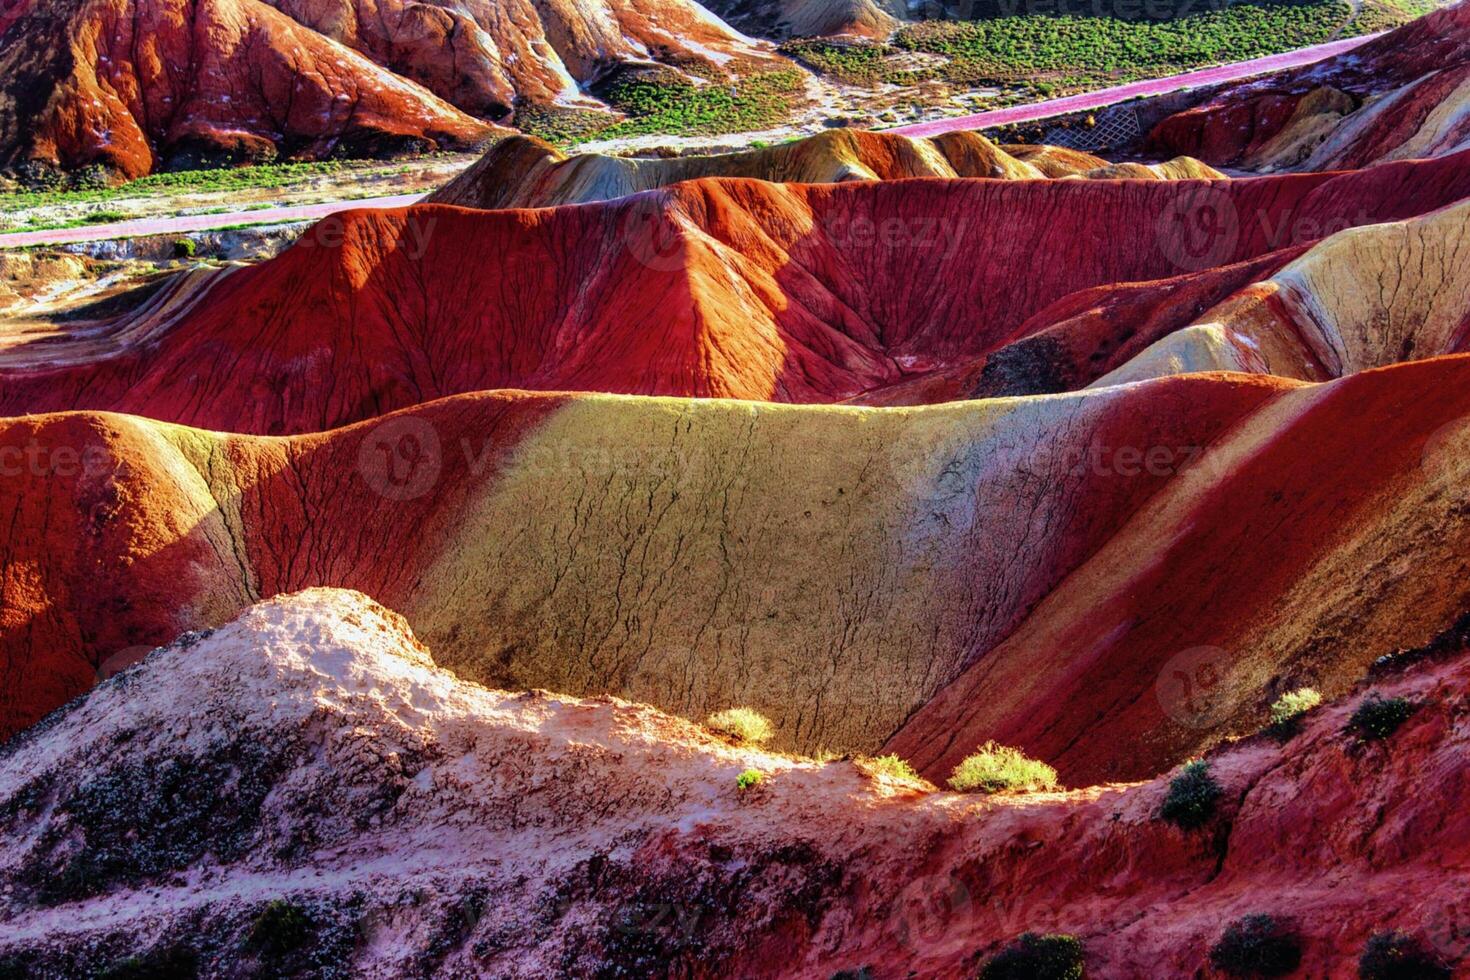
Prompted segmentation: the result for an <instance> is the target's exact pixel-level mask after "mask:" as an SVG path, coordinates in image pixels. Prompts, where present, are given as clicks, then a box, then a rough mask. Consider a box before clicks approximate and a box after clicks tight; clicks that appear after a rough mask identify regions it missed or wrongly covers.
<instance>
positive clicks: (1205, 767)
mask: <svg viewBox="0 0 1470 980" xmlns="http://www.w3.org/2000/svg"><path fill="white" fill-rule="evenodd" d="M1224 792H1225V791H1224V790H1223V789H1221V787H1220V784H1219V783H1217V782H1216V781H1215V777H1214V776H1213V775H1212V774H1211V773H1210V764H1209V763H1208V762H1205V761H1204V760H1203V759H1196V760H1194V761H1193V762H1190V763H1188V764H1187V765H1185V767H1184V769H1183V770H1181V771H1180V773H1179V775H1177V776H1175V777H1174V778H1173V779H1172V780H1170V781H1169V793H1168V795H1166V796H1165V797H1164V803H1163V805H1162V806H1160V807H1159V816H1160V817H1161V818H1163V819H1164V820H1167V821H1168V822H1169V823H1172V824H1174V825H1175V826H1176V827H1180V828H1182V829H1184V830H1193V829H1194V828H1196V827H1203V826H1204V825H1205V824H1206V823H1208V822H1209V820H1210V818H1211V817H1212V816H1214V815H1215V805H1216V804H1217V803H1219V802H1220V797H1221V796H1222V795H1223V794H1224Z"/></svg>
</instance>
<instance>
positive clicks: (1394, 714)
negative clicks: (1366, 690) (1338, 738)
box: [1347, 694, 1414, 742]
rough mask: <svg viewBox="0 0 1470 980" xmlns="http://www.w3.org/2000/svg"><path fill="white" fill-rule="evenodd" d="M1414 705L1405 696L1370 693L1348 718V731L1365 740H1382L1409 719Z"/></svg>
mask: <svg viewBox="0 0 1470 980" xmlns="http://www.w3.org/2000/svg"><path fill="white" fill-rule="evenodd" d="M1413 713H1414V705H1413V704H1411V703H1410V702H1409V701H1408V700H1407V699H1405V698H1385V697H1384V696H1383V695H1381V694H1370V695H1368V696H1367V697H1366V698H1364V699H1363V703H1362V704H1360V705H1358V710H1357V711H1354V712H1353V716H1352V718H1350V719H1349V720H1348V729H1347V730H1348V732H1349V733H1350V734H1353V735H1356V736H1357V737H1358V738H1360V739H1362V740H1363V741H1365V742H1381V741H1383V740H1384V739H1386V738H1388V737H1389V736H1390V735H1392V734H1393V733H1394V732H1396V731H1398V730H1399V726H1400V725H1402V724H1403V723H1404V722H1406V721H1408V720H1409V716H1410V715H1412V714H1413Z"/></svg>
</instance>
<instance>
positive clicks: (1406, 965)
mask: <svg viewBox="0 0 1470 980" xmlns="http://www.w3.org/2000/svg"><path fill="white" fill-rule="evenodd" d="M1358 976H1359V977H1360V978H1361V980H1449V978H1450V969H1449V967H1447V966H1445V965H1444V963H1443V962H1442V961H1441V960H1440V959H1439V957H1437V956H1435V955H1434V954H1433V953H1431V952H1430V951H1428V950H1426V949H1425V948H1424V944H1423V943H1421V942H1419V940H1418V939H1415V938H1414V937H1413V936H1410V935H1408V934H1407V933H1402V932H1397V931H1393V930H1390V931H1388V932H1376V933H1374V934H1373V935H1372V936H1371V937H1370V938H1369V939H1368V945H1367V946H1366V947H1364V948H1363V956H1362V959H1360V960H1358Z"/></svg>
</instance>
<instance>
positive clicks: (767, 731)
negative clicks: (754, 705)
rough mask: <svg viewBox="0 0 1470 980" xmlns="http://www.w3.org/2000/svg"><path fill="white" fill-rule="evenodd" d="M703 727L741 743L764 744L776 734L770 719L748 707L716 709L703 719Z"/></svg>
mask: <svg viewBox="0 0 1470 980" xmlns="http://www.w3.org/2000/svg"><path fill="white" fill-rule="evenodd" d="M704 727H705V728H707V729H709V730H710V731H712V732H714V733H715V734H716V735H723V736H725V737H726V738H728V739H732V740H734V741H736V742H740V743H741V744H743V745H764V744H766V743H767V742H769V741H770V740H771V738H772V736H774V735H775V734H776V730H775V729H774V728H773V727H771V722H770V720H769V719H768V718H766V716H765V715H762V714H760V713H759V712H757V711H754V710H752V709H750V708H726V709H725V710H724V711H717V712H715V713H714V714H712V715H710V716H709V717H708V718H706V719H705V720H704Z"/></svg>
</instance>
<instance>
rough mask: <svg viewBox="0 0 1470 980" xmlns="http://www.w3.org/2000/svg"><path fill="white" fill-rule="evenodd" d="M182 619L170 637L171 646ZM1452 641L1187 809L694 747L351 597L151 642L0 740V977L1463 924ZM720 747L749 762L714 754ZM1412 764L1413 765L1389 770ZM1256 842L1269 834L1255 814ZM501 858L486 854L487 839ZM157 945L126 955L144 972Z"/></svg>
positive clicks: (1113, 793)
mask: <svg viewBox="0 0 1470 980" xmlns="http://www.w3.org/2000/svg"><path fill="white" fill-rule="evenodd" d="M184 647H188V649H187V651H186V650H185V649H184ZM1467 685H1470V659H1467V658H1466V657H1465V656H1464V655H1461V656H1459V657H1457V658H1455V659H1451V660H1446V661H1442V662H1439V663H1431V664H1428V665H1425V666H1421V667H1419V668H1417V669H1415V670H1413V671H1411V672H1409V673H1406V674H1404V675H1403V676H1402V677H1400V678H1399V679H1396V680H1393V681H1391V682H1387V683H1385V684H1383V685H1382V686H1381V692H1382V693H1384V694H1388V695H1396V696H1402V697H1405V698H1407V699H1412V702H1413V703H1414V704H1415V705H1416V707H1417V710H1415V711H1414V712H1413V714H1412V715H1411V717H1410V718H1409V720H1408V721H1407V723H1405V724H1404V725H1403V726H1402V728H1400V729H1399V730H1398V731H1396V732H1395V733H1394V734H1393V735H1392V736H1391V737H1390V738H1389V739H1388V740H1386V741H1382V742H1374V743H1365V742H1363V741H1361V740H1359V739H1358V738H1356V737H1355V736H1352V735H1349V734H1347V733H1346V732H1345V731H1344V729H1345V728H1346V727H1347V724H1348V720H1349V717H1350V715H1351V713H1352V712H1353V710H1355V709H1356V708H1357V707H1358V706H1359V705H1360V704H1361V703H1362V700H1363V694H1362V692H1361V690H1360V691H1358V692H1356V693H1354V694H1353V695H1352V696H1350V697H1349V698H1348V699H1346V700H1345V701H1344V702H1342V703H1339V704H1333V705H1330V706H1328V707H1326V708H1323V709H1321V710H1319V711H1317V712H1315V713H1313V714H1312V715H1311V716H1310V717H1309V718H1308V719H1307V721H1306V723H1305V724H1304V725H1303V731H1302V733H1301V734H1299V735H1297V736H1296V737H1295V738H1294V739H1293V740H1292V741H1290V742H1289V743H1287V744H1286V745H1284V746H1283V745H1280V744H1278V743H1277V742H1275V741H1272V740H1269V739H1264V738H1257V739H1254V740H1252V741H1249V742H1246V743H1244V744H1241V745H1239V746H1236V747H1233V748H1231V749H1228V750H1226V751H1223V752H1221V753H1218V754H1216V755H1215V756H1213V757H1212V759H1211V766H1212V771H1213V774H1214V776H1215V778H1216V779H1218V780H1219V782H1220V783H1221V785H1222V787H1223V798H1222V800H1221V802H1220V803H1219V805H1218V807H1217V808H1216V810H1215V812H1214V814H1213V815H1212V816H1210V818H1209V819H1208V820H1207V822H1206V824H1205V826H1204V827H1202V828H1201V829H1198V830H1192V831H1184V830H1181V829H1179V828H1177V827H1175V826H1172V825H1170V824H1168V823H1166V822H1164V821H1162V820H1160V819H1159V817H1158V814H1159V811H1160V806H1161V803H1162V801H1163V799H1164V797H1165V793H1166V782H1167V780H1165V779H1160V780H1156V781H1154V782H1149V783H1142V784H1138V785H1133V786H1105V787H1096V788H1093V789H1087V790H1079V791H1075V792H1070V793H1053V794H1042V795H1034V796H1021V797H1014V798H995V799H984V798H981V799H977V798H974V797H964V796H959V795H956V794H948V793H935V792H932V791H927V790H925V789H923V788H921V787H919V786H916V785H912V784H908V783H905V782H902V781H899V780H894V779H892V778H890V777H886V776H872V775H868V774H867V773H865V772H864V771H863V769H862V768H860V767H859V766H856V765H854V764H853V763H851V762H847V761H839V762H832V763H827V764H825V765H821V764H817V763H813V762H808V761H800V760H795V759H790V758H787V757H780V756H771V755H767V754H764V753H761V752H759V751H756V750H751V749H740V748H735V747H732V746H729V745H727V744H724V743H722V742H720V741H718V740H716V739H715V738H713V737H712V736H710V735H708V734H705V733H703V732H701V731H700V730H698V729H697V728H695V727H693V726H691V725H689V724H688V723H686V722H682V721H679V720H676V719H673V718H669V717H667V716H664V715H661V714H659V713H658V712H655V711H653V710H651V709H648V708H643V707H638V706H635V705H630V704H626V703H623V702H619V701H616V700H612V699H599V700H596V701H580V700H576V699H572V698H564V697H558V696H555V695H548V694H544V693H537V694H528V695H509V694H503V693H498V692H494V691H488V690H485V689H482V688H478V687H474V686H471V685H466V684H464V683H462V682H460V681H458V680H456V679H455V678H454V677H453V676H452V675H450V674H447V673H445V672H443V671H441V670H438V669H437V668H436V667H435V666H434V665H433V662H432V660H431V659H430V656H429V654H428V652H427V651H425V649H424V648H423V647H422V646H420V645H419V644H418V643H417V642H416V641H415V640H414V639H413V637H412V635H411V634H410V633H409V632H408V630H407V629H406V627H405V626H404V624H403V622H402V620H400V619H399V618H397V617H396V616H394V615H393V614H392V613H389V612H387V611H385V610H383V609H382V608H380V607H378V606H376V605H375V604H374V603H372V602H371V601H370V600H368V599H366V598H365V597H363V596H360V595H356V594H353V593H342V592H332V591H313V592H306V593H302V594H300V595H297V596H292V597H286V598H282V599H278V600H276V601H274V602H271V603H267V604H264V605H261V606H258V607H256V608H254V609H252V610H250V611H249V612H247V613H246V614H245V615H244V616H242V617H241V619H240V620H239V621H238V622H236V623H234V624H232V625H230V626H227V627H226V628H224V629H222V630H220V631H218V632H216V633H214V634H213V635H209V636H203V637H191V638H189V639H188V640H187V641H185V642H183V643H181V644H180V645H179V647H178V648H175V649H170V650H164V651H160V652H157V653H155V654H153V655H152V656H150V657H149V658H148V659H147V660H146V661H145V662H144V663H143V664H141V665H139V666H138V667H135V668H133V669H132V670H130V671H128V672H127V673H125V674H123V675H121V676H119V677H117V678H114V679H113V680H112V681H110V682H108V683H107V684H106V685H104V686H103V687H101V688H100V689H98V690H97V691H95V692H94V693H93V694H92V695H91V696H90V697H89V698H87V699H86V700H85V701H83V702H80V703H78V704H76V705H73V706H72V707H70V708H69V709H68V710H67V711H66V712H64V713H62V714H60V715H58V716H57V717H55V718H53V719H52V720H50V721H49V722H48V723H46V724H45V725H43V726H41V727H39V728H37V729H36V730H35V731H34V732H33V733H31V734H30V735H29V736H27V737H26V738H24V739H22V740H20V741H18V742H15V743H12V744H11V745H10V746H8V747H7V748H6V749H5V750H4V754H3V756H0V842H3V845H4V846H3V848H0V883H3V887H0V896H3V897H0V921H3V922H4V928H3V930H0V957H3V958H4V959H3V962H4V963H5V964H6V966H7V968H9V969H11V970H12V971H21V972H30V973H32V975H52V976H56V975H66V976H78V975H92V974H97V973H100V972H102V971H104V970H105V969H108V968H113V969H116V968H118V964H119V963H121V962H122V961H127V960H129V959H130V958H131V960H130V965H131V968H132V969H133V970H134V971H137V970H144V971H145V972H146V971H148V970H149V969H150V967H151V968H152V969H153V970H157V969H159V965H160V964H171V965H172V966H173V968H174V969H175V970H179V969H181V968H183V966H184V965H188V966H190V967H192V968H194V969H199V970H202V971H203V972H205V973H206V974H208V975H220V974H226V975H229V974H237V973H241V972H245V973H255V974H259V973H266V974H271V975H284V974H289V973H294V972H298V971H319V970H324V969H330V970H338V971H342V972H344V973H346V972H350V973H352V974H354V975H385V976H386V975H391V976H403V975H409V974H415V975H417V974H423V973H431V974H434V975H441V976H485V975H493V976H505V977H544V976H551V975H558V976H563V975H564V976H591V977H617V976H643V975H648V974H650V973H653V972H659V973H662V972H665V971H668V972H673V973H681V974H682V973H688V974H690V975H700V976H704V975H720V976H747V977H766V976H803V977H805V976H812V977H828V976H832V975H833V974H834V973H835V972H836V971H838V970H844V969H846V970H858V969H862V968H866V969H867V970H868V971H869V973H870V974H871V975H872V976H876V977H886V976H896V975H897V976H901V975H906V974H907V972H909V971H915V972H918V973H919V974H920V975H924V976H964V975H972V974H973V973H974V972H975V970H976V968H977V966H978V965H979V964H980V962H981V961H982V960H983V959H984V958H985V957H986V956H988V955H989V954H992V953H994V952H995V951H996V950H997V949H998V948H999V947H1000V946H1001V945H1002V944H1004V943H1005V942H1007V941H1009V940H1011V939H1012V938H1014V937H1015V936H1016V935H1018V934H1019V933H1021V932H1024V931H1028V930H1037V931H1044V932H1059V933H1069V934H1073V935H1075V936H1076V937H1078V938H1079V939H1080V940H1081V942H1082V944H1083V950H1084V960H1085V963H1086V966H1087V969H1088V971H1089V975H1093V976H1105V977H1114V976H1116V977H1121V976H1145V975H1147V976H1161V975H1167V976H1188V975H1194V974H1196V973H1197V972H1201V971H1203V970H1204V969H1206V963H1207V962H1208V951H1209V949H1210V947H1211V945H1212V944H1213V943H1215V942H1216V941H1217V940H1218V938H1219V936H1220V934H1221V932H1222V931H1223V924H1224V923H1226V922H1229V921H1231V920H1234V919H1236V918H1239V917H1241V916H1244V915H1250V914H1259V913H1266V914H1274V915H1276V916H1279V917H1281V919H1282V920H1283V921H1285V922H1287V923H1289V925H1290V928H1291V930H1292V931H1293V933H1294V934H1295V935H1296V936H1297V937H1298V938H1299V941H1300V943H1301V969H1302V970H1303V972H1304V975H1309V976H1341V975H1344V974H1346V973H1348V972H1349V971H1350V970H1351V968H1352V964H1353V963H1354V962H1355V961H1356V959H1357V956H1358V954H1359V953H1360V951H1361V950H1362V948H1363V947H1364V945H1365V944H1366V942H1367V939H1368V936H1369V934H1370V933H1372V932H1375V931H1377V930H1380V929H1382V928H1385V927H1396V928H1400V929H1403V930H1406V931H1409V932H1411V933H1416V934H1418V935H1419V936H1421V937H1423V942H1425V943H1426V944H1427V945H1428V947H1429V948H1431V949H1433V950H1436V951H1437V952H1438V953H1439V955H1441V956H1443V957H1445V959H1447V960H1450V959H1458V958H1459V957H1461V956H1463V955H1464V952H1465V950H1464V948H1463V938H1457V937H1462V936H1463V933H1462V932H1460V931H1459V929H1460V928H1461V926H1460V923H1461V922H1463V919H1461V918H1459V917H1460V916H1462V915H1463V911H1464V910H1463V905H1462V899H1463V894H1462V889H1461V888H1460V881H1461V880H1462V878H1463V875H1464V874H1465V873H1466V872H1467V870H1470V867H1467V864H1470V854H1467V852H1466V842H1467V841H1470V824H1467V818H1466V816H1465V814H1466V813H1467V808H1466V804H1467V803H1470V778H1467V767H1466V759H1467V748H1470V746H1467V745H1466V742H1465V739H1466V735H1465V729H1464V726H1463V725H1461V724H1458V723H1457V719H1458V718H1460V717H1461V716H1463V714H1464V713H1465V711H1466V710H1467V708H1470V704H1467V700H1466V695H1465V691H1466V688H1467ZM747 770H754V771H756V772H759V773H761V774H762V777H763V778H762V779H761V781H760V782H759V783H757V784H756V785H754V786H752V787H750V788H748V789H744V790H742V789H739V788H737V783H736V777H737V774H739V773H741V772H742V771H747ZM1427 774H1432V778H1433V780H1434V792H1433V794H1427V793H1424V792H1422V790H1423V788H1424V784H1425V779H1426V775H1427ZM1284 839H1285V840H1290V841H1291V846H1290V847H1287V848H1283V847H1282V846H1281V842H1282V841H1283V840H1284ZM508 856H514V860H507V857H508ZM155 975H156V974H155Z"/></svg>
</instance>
